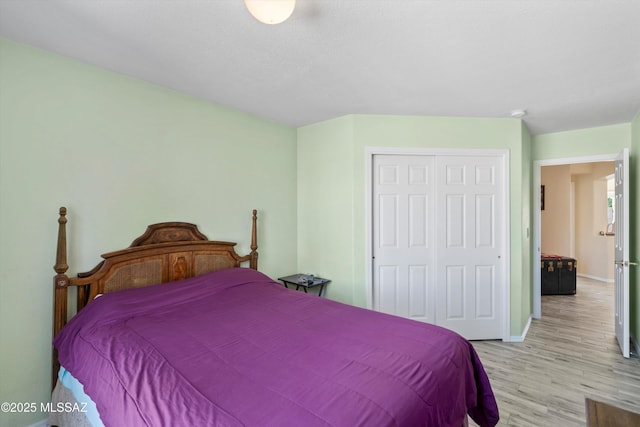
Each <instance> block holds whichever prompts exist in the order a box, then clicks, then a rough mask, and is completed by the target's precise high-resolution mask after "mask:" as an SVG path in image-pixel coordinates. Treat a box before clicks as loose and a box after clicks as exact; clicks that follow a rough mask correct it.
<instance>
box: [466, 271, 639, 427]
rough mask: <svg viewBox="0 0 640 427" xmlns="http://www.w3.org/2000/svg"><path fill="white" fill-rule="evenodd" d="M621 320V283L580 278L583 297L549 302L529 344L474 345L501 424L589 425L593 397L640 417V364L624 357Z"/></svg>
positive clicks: (546, 300)
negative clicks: (616, 310) (617, 311)
mask: <svg viewBox="0 0 640 427" xmlns="http://www.w3.org/2000/svg"><path fill="white" fill-rule="evenodd" d="M613 317H614V315H613V284H607V283H603V282H597V281H594V280H589V279H580V278H579V279H578V284H577V295H575V296H543V297H542V318H541V319H539V320H535V319H534V320H532V323H531V327H530V328H529V332H528V334H527V336H526V339H525V341H524V342H523V343H503V342H500V341H475V342H473V345H474V347H475V348H476V351H477V352H478V354H479V355H480V358H481V360H482V363H483V365H484V367H485V370H486V371H487V374H488V375H489V378H490V380H491V386H492V388H493V391H494V394H495V395H496V400H497V402H498V408H499V409H500V423H499V424H498V425H500V426H544V427H555V426H558V427H564V426H585V425H586V413H585V398H587V397H589V398H591V399H594V400H598V401H602V402H605V403H610V404H612V405H615V406H619V407H621V408H624V409H627V410H631V411H634V412H640V359H638V358H631V359H625V358H623V357H622V356H621V355H620V350H619V347H618V344H617V341H616V338H615V332H614V326H613ZM470 425H472V426H475V424H474V423H473V422H470Z"/></svg>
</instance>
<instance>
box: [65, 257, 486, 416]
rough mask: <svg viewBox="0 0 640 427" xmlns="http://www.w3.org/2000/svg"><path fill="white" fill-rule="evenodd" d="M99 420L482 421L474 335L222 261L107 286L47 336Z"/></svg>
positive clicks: (482, 390)
mask: <svg viewBox="0 0 640 427" xmlns="http://www.w3.org/2000/svg"><path fill="white" fill-rule="evenodd" d="M54 344H55V346H56V347H57V348H58V351H59V358H60V363H61V364H62V365H63V366H64V367H65V368H66V369H67V370H69V371H70V372H71V373H72V374H73V375H74V376H75V377H76V378H77V379H78V380H79V381H80V382H81V383H83V384H84V387H85V392H86V393H87V394H88V395H89V396H91V397H92V399H93V400H94V401H95V403H96V405H97V408H98V411H99V412H100V416H101V418H102V420H103V422H104V424H105V425H106V426H135V427H138V426H173V427H176V426H189V427H191V426H199V427H201V426H260V427H262V426H278V427H283V426H295V427H310V426H327V425H330V426H345V427H354V426H410V427H414V426H438V427H446V426H452V427H460V426H461V425H462V424H463V421H464V418H465V415H466V414H467V412H468V413H469V415H470V416H471V417H472V418H473V419H474V420H475V421H476V422H477V423H478V424H480V425H481V426H493V425H495V424H496V423H497V421H498V409H497V406H496V402H495V399H494V396H493V393H492V391H491V386H490V384H489V380H488V378H487V376H486V374H485V371H484V369H483V367H482V365H481V363H480V360H479V359H478V356H477V354H476V353H475V351H474V349H473V347H472V346H471V344H470V343H469V342H468V341H466V340H464V339H463V338H461V337H460V336H459V335H457V334H455V333H453V332H450V331H448V330H446V329H443V328H439V327H437V326H433V325H429V324H424V323H419V322H415V321H411V320H406V319H402V318H399V317H395V316H390V315H385V314H381V313H377V312H373V311H369V310H364V309H361V308H357V307H353V306H349V305H344V304H340V303H337V302H334V301H330V300H327V299H321V298H318V297H315V296H311V295H307V294H305V293H302V292H296V291H293V290H288V289H285V288H284V287H282V286H281V285H279V284H278V283H276V282H274V281H272V280H271V279H269V278H268V277H266V276H265V275H263V274H262V273H259V272H256V271H253V270H250V269H230V270H223V271H218V272H215V273H210V274H206V275H203V276H199V277H195V278H192V279H188V280H184V281H181V282H174V283H167V284H162V285H156V286H151V287H146V288H139V289H132V290H127V291H121V292H115V293H112V294H107V295H104V296H102V297H100V298H97V299H96V300H94V301H93V302H91V303H90V304H89V305H88V306H87V307H86V308H85V309H83V310H82V311H81V312H80V313H79V314H78V315H76V316H75V317H74V318H73V319H71V321H70V322H69V323H68V324H67V325H66V326H65V327H64V329H63V330H62V331H61V332H60V334H58V336H57V337H56V338H55V340H54Z"/></svg>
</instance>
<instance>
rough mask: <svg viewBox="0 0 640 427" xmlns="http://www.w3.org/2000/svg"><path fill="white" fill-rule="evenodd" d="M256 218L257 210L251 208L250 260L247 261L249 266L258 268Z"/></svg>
mask: <svg viewBox="0 0 640 427" xmlns="http://www.w3.org/2000/svg"><path fill="white" fill-rule="evenodd" d="M257 219H258V211H257V210H256V209H254V210H253V220H252V224H251V253H250V256H251V260H250V261H249V267H250V268H252V269H254V270H257V269H258V251H257V249H258V236H257V232H256V223H257Z"/></svg>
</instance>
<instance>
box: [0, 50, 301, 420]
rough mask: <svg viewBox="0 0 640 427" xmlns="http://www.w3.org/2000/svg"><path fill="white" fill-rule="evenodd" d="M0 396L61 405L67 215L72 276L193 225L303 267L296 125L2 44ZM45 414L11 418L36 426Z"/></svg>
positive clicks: (277, 261)
mask: <svg viewBox="0 0 640 427" xmlns="http://www.w3.org/2000/svg"><path fill="white" fill-rule="evenodd" d="M0 94H1V96H0V239H1V240H0V348H1V351H0V366H2V378H1V379H0V401H1V402H5V401H8V402H38V405H39V402H47V401H49V399H50V389H49V379H50V373H49V372H50V357H51V353H50V351H51V345H50V342H51V327H52V326H51V324H52V292H53V285H52V277H53V274H54V272H53V268H52V266H53V264H54V262H55V247H56V240H55V239H56V233H57V212H58V208H59V207H60V206H62V205H65V206H67V207H68V209H69V216H68V217H69V223H68V235H69V253H70V257H69V264H70V265H71V268H70V272H71V273H75V272H78V271H85V270H88V269H91V268H93V267H94V266H95V264H96V263H97V262H98V260H99V255H100V254H101V253H104V252H107V251H110V250H116V249H121V248H123V247H126V246H128V245H129V244H130V243H131V241H132V240H133V239H134V238H135V237H137V236H138V235H140V234H142V233H143V232H144V230H145V228H146V226H147V225H148V224H150V223H154V222H161V221H188V222H193V223H196V224H198V225H199V226H200V228H201V231H202V232H203V233H204V234H205V235H207V236H208V237H209V238H211V239H216V240H230V241H237V242H238V251H239V252H240V253H246V252H248V250H249V244H250V241H249V239H250V234H249V233H250V225H251V209H253V208H257V209H258V210H259V215H260V216H259V225H258V226H259V233H258V234H259V236H258V237H259V238H258V243H259V245H260V248H259V252H260V269H261V270H262V271H264V272H265V273H267V274H269V275H271V276H272V277H277V276H278V275H282V274H288V273H291V272H293V271H295V269H296V267H297V259H296V257H297V247H296V235H297V225H296V222H297V218H296V198H297V196H296V168H295V165H296V150H297V148H296V130H295V129H293V128H290V127H287V126H283V125H279V124H275V123H272V122H269V121H266V120H263V119H260V118H257V117H254V116H250V115H247V114H243V113H239V112H236V111H234V110H231V109H228V108H224V107H221V106H217V105H214V104H211V103H207V102H204V101H201V100H198V99H195V98H192V97H188V96H185V95H182V94H179V93H177V92H174V91H171V90H168V89H164V88H160V87H158V86H154V85H151V84H148V83H145V82H142V81H139V80H135V79H131V78H128V77H125V76H122V75H118V74H115V73H111V72H109V71H106V70H103V69H100V68H96V67H93V66H90V65H86V64H83V63H80V62H76V61H72V60H69V59H66V58H64V57H61V56H58V55H54V54H51V53H47V52H44V51H41V50H37V49H34V48H31V47H26V46H24V45H20V44H17V43H14V42H12V41H8V40H6V39H0ZM44 418H46V415H45V414H41V413H35V414H33V413H32V414H6V413H1V414H0V425H2V426H21V425H22V426H25V425H29V424H33V423H35V422H37V421H39V420H41V419H44Z"/></svg>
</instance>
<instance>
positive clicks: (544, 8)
mask: <svg viewBox="0 0 640 427" xmlns="http://www.w3.org/2000/svg"><path fill="white" fill-rule="evenodd" d="M0 35H1V36H4V37H7V38H9V39H13V40H16V41H18V42H22V43H26V44H30V45H34V46H37V47H40V48H43V49H46V50H50V51H53V52H57V53H59V54H62V55H66V56H69V57H72V58H77V59H79V60H81V61H85V62H88V63H91V64H95V65H98V66H100V67H103V68H107V69H110V70H113V71H116V72H119V73H123V74H126V75H129V76H133V77H137V78H139V79H142V80H146V81H148V82H152V83H156V84H159V85H163V86H167V87H170V88H173V89H175V90H178V91H181V92H185V93H188V94H191V95H194V96H197V97H199V98H204V99H207V100H211V101H213V102H216V103H219V104H223V105H227V106H230V107H233V108H236V109H238V110H241V111H246V112H249V113H252V114H255V115H258V116H261V117H265V118H268V119H271V120H274V121H277V122H281V123H284V124H288V125H291V126H296V127H297V126H303V125H307V124H310V123H315V122H319V121H322V120H326V119H331V118H335V117H339V116H342V115H346V114H358V113H361V114H400V115H429V116H455V117H509V116H510V112H511V111H512V110H514V109H526V110H527V111H528V113H529V114H528V115H527V116H526V117H525V122H526V123H527V126H528V127H529V129H530V131H531V133H533V134H541V133H548V132H556V131H562V130H570V129H578V128H588V127H594V126H602V125H607V124H614V123H623V122H629V121H631V120H632V119H633V117H634V115H635V114H636V113H637V112H638V111H640V0H624V1H616V0H421V1H420V0H366V1H365V0H298V4H297V6H296V10H295V11H294V12H293V15H292V16H291V18H290V19H289V20H288V21H286V22H285V23H283V24H280V25H275V26H272V25H265V24H261V23H259V22H258V21H256V20H255V19H253V18H252V17H251V15H249V13H248V11H247V10H246V8H245V6H244V3H243V1H242V0H0Z"/></svg>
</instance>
